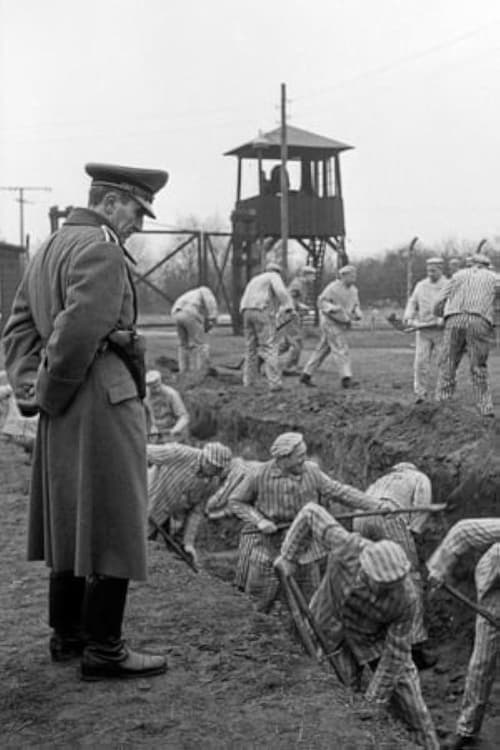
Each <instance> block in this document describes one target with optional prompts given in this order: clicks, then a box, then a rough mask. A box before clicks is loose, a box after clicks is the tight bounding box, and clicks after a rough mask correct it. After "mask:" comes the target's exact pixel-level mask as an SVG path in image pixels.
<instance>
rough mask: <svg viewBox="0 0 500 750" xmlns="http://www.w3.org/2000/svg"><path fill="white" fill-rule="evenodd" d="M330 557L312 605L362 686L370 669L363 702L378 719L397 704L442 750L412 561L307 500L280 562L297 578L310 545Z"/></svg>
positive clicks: (416, 732) (430, 748)
mask: <svg viewBox="0 0 500 750" xmlns="http://www.w3.org/2000/svg"><path fill="white" fill-rule="evenodd" d="M311 536H312V539H313V543H314V544H318V545H320V546H321V547H323V549H324V550H325V551H327V552H329V553H330V554H329V559H328V567H327V570H326V573H325V575H324V577H323V580H322V582H321V585H320V587H319V588H318V590H317V591H316V593H315V595H314V597H313V598H312V600H311V604H310V606H311V610H312V612H313V615H314V616H315V618H316V621H317V623H318V625H319V626H320V627H321V629H322V630H323V631H324V632H325V633H327V635H328V639H329V641H330V644H331V647H332V649H336V651H337V657H338V659H339V660H341V662H342V663H343V667H344V673H345V674H346V676H351V678H352V683H353V684H355V683H356V682H358V684H359V673H360V672H361V670H363V668H367V669H368V671H369V672H370V675H371V677H370V682H369V685H368V688H367V690H366V692H365V698H366V700H367V701H368V703H369V704H370V708H371V709H372V711H371V714H372V716H373V717H374V718H375V717H377V716H378V715H379V714H380V712H381V711H382V710H383V709H385V708H386V706H387V705H388V704H389V703H391V704H392V705H393V707H394V708H395V709H396V711H397V712H398V714H400V715H401V718H402V719H403V720H404V721H405V722H406V724H407V725H408V726H409V728H410V730H411V732H412V736H413V738H414V739H415V741H416V742H418V743H419V744H420V745H421V746H422V747H424V748H426V750H439V747H440V745H439V741H438V738H437V735H436V730H435V728H434V724H433V721H432V718H431V715H430V712H429V709H428V708H427V706H426V704H425V701H424V698H423V696H422V691H421V687H420V680H419V676H418V672H417V669H416V667H415V664H414V663H413V661H412V657H411V635H412V629H413V622H414V616H415V606H416V594H415V589H414V586H413V583H412V581H411V579H410V577H409V575H408V573H409V571H410V562H409V560H408V558H407V557H406V555H405V553H404V551H403V549H402V548H401V547H400V545H399V544H396V543H394V542H391V541H388V540H383V541H379V542H373V541H370V540H368V539H364V538H363V537H362V536H360V535H359V534H357V533H352V532H349V531H347V530H346V529H345V528H344V527H343V526H341V525H340V524H339V523H338V522H337V521H336V520H335V519H334V518H333V517H332V516H331V515H330V514H329V513H328V512H327V511H326V510H325V509H324V508H321V507H320V506H319V505H317V504H315V503H308V504H307V505H305V506H304V508H302V510H301V511H300V512H299V513H298V515H297V517H296V518H295V520H294V522H293V524H292V525H291V527H290V529H289V530H288V532H287V534H286V537H285V539H284V541H283V544H282V547H281V554H280V556H279V557H278V558H277V560H276V561H275V566H276V567H279V568H280V569H281V570H282V571H283V573H284V574H285V575H294V573H295V569H296V562H297V560H298V558H299V555H300V551H301V549H302V548H303V545H304V543H306V541H307V540H308V539H309V538H310V537H311Z"/></svg>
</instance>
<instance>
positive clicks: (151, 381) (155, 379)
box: [146, 370, 161, 385]
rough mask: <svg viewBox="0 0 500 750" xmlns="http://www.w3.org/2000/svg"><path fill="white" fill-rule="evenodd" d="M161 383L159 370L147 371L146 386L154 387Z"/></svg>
mask: <svg viewBox="0 0 500 750" xmlns="http://www.w3.org/2000/svg"><path fill="white" fill-rule="evenodd" d="M155 383H161V373H160V371H159V370H148V371H147V373H146V385H155Z"/></svg>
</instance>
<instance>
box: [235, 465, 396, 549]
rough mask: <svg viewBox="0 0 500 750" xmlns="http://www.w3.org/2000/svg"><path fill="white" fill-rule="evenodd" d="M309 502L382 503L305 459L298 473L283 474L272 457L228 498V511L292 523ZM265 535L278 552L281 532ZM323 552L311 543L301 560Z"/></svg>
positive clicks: (374, 505) (371, 507)
mask: <svg viewBox="0 0 500 750" xmlns="http://www.w3.org/2000/svg"><path fill="white" fill-rule="evenodd" d="M309 502H316V503H321V504H322V505H326V506H329V505H330V503H334V502H340V503H342V504H343V505H347V506H348V507H350V508H353V509H356V508H359V509H362V510H375V509H376V508H379V507H381V504H380V503H379V502H378V501H377V500H375V499H372V498H369V497H368V496H367V495H365V493H364V492H361V490H357V489H355V488H354V487H351V486H350V485H348V484H341V483H340V482H337V481H336V480H335V479H332V478H331V477H329V476H328V475H327V474H324V473H323V472H322V471H321V469H320V468H319V467H318V465H317V464H316V463H314V462H313V461H306V462H305V464H304V471H303V473H302V474H300V475H292V474H285V473H283V472H282V471H281V469H280V468H279V466H278V464H277V462H276V461H275V460H274V459H272V460H271V461H267V462H266V463H262V464H261V465H260V466H259V467H257V468H256V469H255V471H253V472H252V474H251V475H250V476H248V477H247V478H246V479H245V480H243V482H241V483H240V484H239V485H238V487H237V488H236V489H235V490H234V492H233V493H232V494H231V496H230V498H229V509H230V510H231V512H232V513H233V514H234V515H235V516H237V517H238V518H241V519H242V520H243V521H246V522H247V523H249V524H251V525H253V526H257V524H258V522H259V521H261V520H262V519H268V520H270V521H273V523H276V524H283V523H291V522H292V521H293V519H294V518H295V516H296V515H297V513H298V512H299V510H300V509H301V508H303V507H304V505H306V503H309ZM272 536H273V538H272V539H270V538H264V539H263V540H262V543H263V544H267V545H273V548H274V551H275V553H276V555H277V554H278V552H279V545H280V540H281V538H282V536H283V535H282V534H281V535H280V534H273V535H272ZM324 555H325V552H324V550H321V549H319V548H318V547H317V545H314V544H313V545H311V546H310V547H308V549H307V550H304V554H303V555H302V556H301V562H302V563H306V562H312V561H314V560H318V559H320V558H321V557H324Z"/></svg>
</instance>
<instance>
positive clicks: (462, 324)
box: [436, 313, 493, 415]
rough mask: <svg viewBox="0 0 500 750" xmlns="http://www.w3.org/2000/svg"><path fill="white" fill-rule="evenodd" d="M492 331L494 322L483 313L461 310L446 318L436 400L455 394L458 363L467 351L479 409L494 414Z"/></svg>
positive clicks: (482, 412) (443, 399)
mask: <svg viewBox="0 0 500 750" xmlns="http://www.w3.org/2000/svg"><path fill="white" fill-rule="evenodd" d="M491 330H492V329H491V325H490V324H489V323H488V321H487V320H485V319H484V318H482V317H481V316H480V315H470V314H469V313H460V314H459V315H450V316H449V317H448V318H447V319H446V324H445V329H444V336H443V348H442V353H441V360H440V363H439V376H438V382H437V389H436V400H437V401H445V400H447V399H449V398H451V397H452V396H453V394H454V393H455V388H456V375H457V369H458V365H459V364H460V362H461V360H462V357H463V355H464V354H465V352H466V351H467V354H468V355H469V363H470V373H471V379H472V390H473V392H474V398H475V400H476V403H477V406H478V408H479V411H480V412H481V414H483V415H488V414H492V413H493V402H492V399H491V393H490V387H489V382H488V355H489V352H490V336H491Z"/></svg>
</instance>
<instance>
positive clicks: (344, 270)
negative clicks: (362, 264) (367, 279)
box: [337, 265, 356, 276]
mask: <svg viewBox="0 0 500 750" xmlns="http://www.w3.org/2000/svg"><path fill="white" fill-rule="evenodd" d="M337 273H338V275H339V276H344V274H346V273H356V266H351V265H347V266H342V268H339V270H338V271H337Z"/></svg>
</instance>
